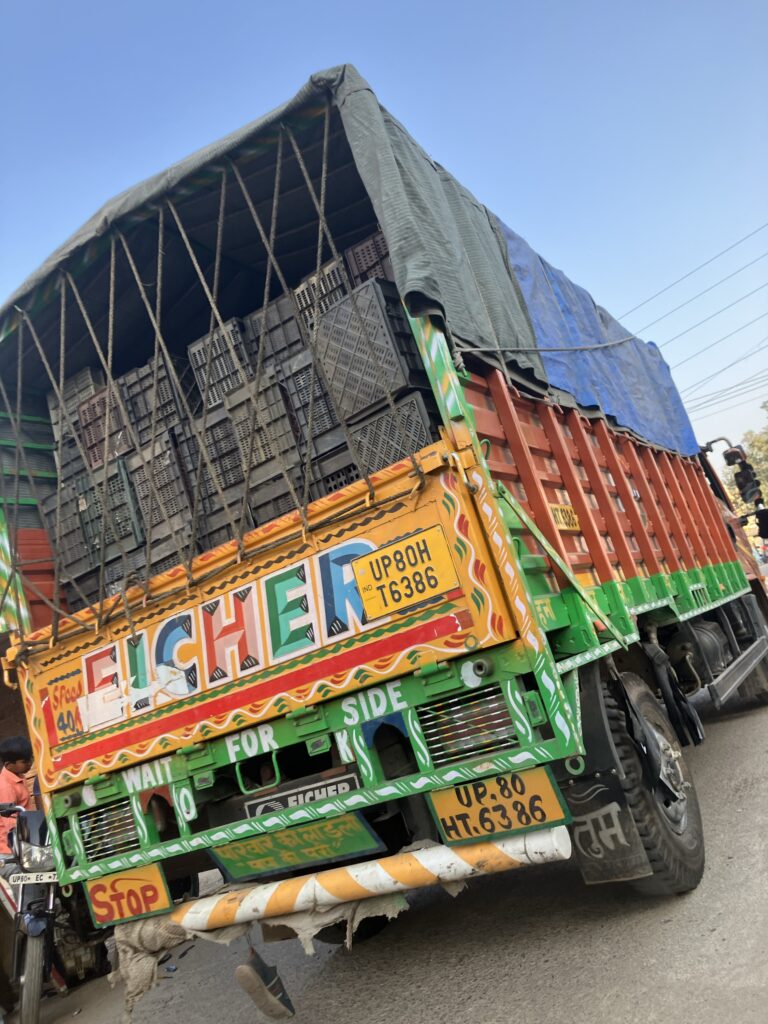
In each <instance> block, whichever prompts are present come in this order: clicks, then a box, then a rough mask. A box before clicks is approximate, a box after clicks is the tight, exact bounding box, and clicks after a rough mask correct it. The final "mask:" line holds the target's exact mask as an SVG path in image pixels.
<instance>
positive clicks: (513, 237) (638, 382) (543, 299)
mask: <svg viewBox="0 0 768 1024" xmlns="http://www.w3.org/2000/svg"><path fill="white" fill-rule="evenodd" d="M499 228H500V230H501V232H502V234H503V235H504V238H505V239H506V242H507V248H508V251H509V260H510V264H511V268H512V271H513V273H514V275H515V277H516V278H517V281H518V284H519V285H520V289H521V291H522V293H523V298H524V299H525V303H526V306H527V308H528V315H529V316H530V319H531V322H532V325H533V331H534V334H535V337H536V344H537V346H538V348H539V351H540V353H541V357H542V359H543V361H544V369H545V372H546V377H547V381H548V382H549V384H550V385H551V386H552V387H556V388H559V389H560V390H562V391H566V392H568V394H570V395H573V397H574V398H575V399H576V401H577V402H578V403H579V405H582V406H586V407H596V408H598V409H600V410H602V412H603V413H605V414H606V415H607V416H611V417H612V418H613V419H614V420H615V421H616V423H617V424H618V425H619V426H622V427H627V428H628V429H630V430H633V431H634V432H635V433H637V434H639V435H640V436H641V437H644V438H646V439H647V440H648V441H651V442H652V443H654V444H658V445H661V446H663V447H664V448H669V449H672V450H673V451H678V452H680V453H682V454H683V455H695V454H696V453H697V452H698V451H699V445H698V443H697V441H696V437H695V436H694V433H693V427H692V426H691V422H690V420H689V419H688V415H687V413H686V411H685V408H684V406H683V402H682V399H681V398H680V395H679V394H678V391H677V388H676V387H675V385H674V383H673V381H672V375H671V373H670V370H669V366H668V365H667V364H666V362H665V361H664V359H663V358H662V355H661V353H660V352H659V349H658V348H657V346H656V345H654V344H653V343H652V342H645V341H641V340H640V338H636V337H634V336H633V335H630V332H629V331H627V330H626V329H625V328H624V327H622V325H621V324H620V323H619V322H618V320H615V319H614V318H613V317H612V316H611V315H610V313H607V312H606V311H605V310H604V309H602V308H601V307H600V306H598V305H596V303H595V301H594V299H593V298H592V296H591V295H590V294H589V292H587V291H585V289H584V288H580V287H579V286H578V285H576V284H574V283H573V282H572V281H571V280H569V279H568V278H567V277H566V276H565V274H564V273H563V272H562V271H561V270H557V269H556V268H555V267H553V266H551V265H550V264H549V263H547V261H546V260H544V259H542V258H541V256H539V255H538V254H537V253H536V252H534V250H533V249H532V248H531V247H530V245H528V243H527V242H526V241H525V240H524V239H523V238H521V237H520V236H519V235H517V234H515V232H514V231H512V230H511V228H508V227H507V226H506V225H505V224H503V223H502V222H501V221H499ZM620 339H627V340H625V341H621V344H618V345H611V346H610V347H607V348H592V349H588V350H586V351H579V349H581V348H583V347H585V346H586V347H589V346H599V345H608V343H610V342H614V341H619V340H620ZM558 348H560V349H566V350H567V351H562V352H558V351H548V349H558Z"/></svg>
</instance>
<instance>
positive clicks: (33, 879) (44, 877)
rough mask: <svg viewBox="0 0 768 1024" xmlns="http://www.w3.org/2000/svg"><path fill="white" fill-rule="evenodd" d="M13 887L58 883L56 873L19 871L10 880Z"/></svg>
mask: <svg viewBox="0 0 768 1024" xmlns="http://www.w3.org/2000/svg"><path fill="white" fill-rule="evenodd" d="M8 881H9V882H10V883H11V885H43V884H45V883H46V882H56V881H58V879H57V877H56V872H55V871H23V872H22V871H19V872H18V873H17V874H15V875H11V877H10V878H9V879H8Z"/></svg>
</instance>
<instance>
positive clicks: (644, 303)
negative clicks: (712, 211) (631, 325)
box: [619, 221, 768, 319]
mask: <svg viewBox="0 0 768 1024" xmlns="http://www.w3.org/2000/svg"><path fill="white" fill-rule="evenodd" d="M765 228H768V221H766V222H765V224H761V225H760V227H759V228H755V230H754V231H750V232H749V234H748V235H744V237H743V238H740V239H739V240H738V241H736V242H734V243H733V244H732V245H729V246H728V247H727V248H726V249H721V251H720V252H718V253H716V254H715V255H714V256H712V257H710V259H708V260H705V261H704V262H703V263H700V264H699V265H698V267H694V268H693V270H689V271H688V273H687V274H683V276H682V277H678V279H677V280H676V281H673V282H672V284H668V285H667V286H666V288H662V289H660V291H658V292H654V294H653V295H651V297H650V298H648V299H644V300H643V301H642V302H638V304H637V305H636V306H633V307H632V309H628V310H627V312H626V313H622V314H621V316H620V317H619V319H623V318H624V317H625V316H629V314H630V313H634V312H635V310H636V309H641V308H642V307H643V306H647V305H648V303H649V302H653V300H654V299H657V298H658V297H659V296H660V295H663V294H664V293H665V292H668V291H669V290H670V288H674V287H675V286H676V285H678V284H680V283H681V282H682V281H687V280H688V278H689V277H693V275H694V274H698V272H699V271H700V270H703V269H704V267H708V266H709V264H710V263H714V262H715V260H719V259H720V257H721V256H725V254H726V253H727V252H730V251H731V249H735V248H736V246H737V245H741V243H742V242H746V241H747V239H748V238H752V237H753V236H754V235H756V234H758V233H759V232H760V231H764V230H765Z"/></svg>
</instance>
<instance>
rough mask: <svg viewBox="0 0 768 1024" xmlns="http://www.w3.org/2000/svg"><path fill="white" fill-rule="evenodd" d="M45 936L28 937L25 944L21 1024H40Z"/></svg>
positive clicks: (20, 1010)
mask: <svg viewBox="0 0 768 1024" xmlns="http://www.w3.org/2000/svg"><path fill="white" fill-rule="evenodd" d="M45 940H46V937H45V934H43V935H28V936H27V940H26V942H25V943H24V973H23V974H22V976H21V1005H20V1007H19V1024H38V1021H39V1020H40V1000H41V999H42V997H43V974H44V971H45Z"/></svg>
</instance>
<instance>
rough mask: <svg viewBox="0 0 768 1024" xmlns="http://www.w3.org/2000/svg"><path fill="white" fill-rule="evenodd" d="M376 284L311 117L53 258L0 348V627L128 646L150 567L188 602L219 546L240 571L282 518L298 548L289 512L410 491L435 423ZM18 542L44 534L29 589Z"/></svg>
mask: <svg viewBox="0 0 768 1024" xmlns="http://www.w3.org/2000/svg"><path fill="white" fill-rule="evenodd" d="M392 277H393V275H392V269H391V263H390V261H389V258H388V250H387V243H386V239H385V238H384V235H383V234H382V232H381V231H380V230H379V227H378V223H377V218H376V214H375V213H374V210H373V207H372V205H371V202H370V199H369V198H368V195H367V193H366V191H365V188H364V187H363V185H362V182H361V180H360V177H359V175H358V174H357V171H356V168H355V164H354V161H353V160H352V158H351V154H350V151H349V146H348V144H347V141H346V138H345V135H344V130H343V128H342V125H341V122H340V118H339V114H338V111H337V109H336V108H335V107H334V106H333V104H332V103H331V101H330V99H328V101H327V102H326V103H325V104H324V105H317V104H315V105H314V107H312V108H310V109H304V110H299V111H297V112H296V113H295V114H294V116H292V117H291V118H287V119H285V120H284V121H282V122H281V123H280V124H279V125H272V126H271V127H270V128H269V130H268V131H266V132H265V133H264V134H263V135H261V136H259V137H258V138H257V139H251V140H250V141H249V144H248V145H247V146H244V147H241V148H240V149H234V150H233V149H229V150H226V151H224V152H222V154H221V159H219V160H218V161H213V162H211V163H210V164H208V165H206V166H205V167H204V168H202V169H201V170H200V171H199V172H198V173H197V175H195V176H194V177H193V179H185V180H184V181H182V182H181V183H177V185H176V186H175V187H174V188H171V189H169V190H168V192H167V193H166V194H164V195H162V196H159V197H155V199H154V200H153V201H152V202H151V203H148V204H146V205H145V206H143V207H140V208H134V209H132V211H131V213H130V214H129V215H127V216H125V217H123V218H117V219H115V220H114V221H113V222H112V223H111V224H110V226H109V228H108V230H106V231H105V232H104V233H103V234H102V235H100V236H98V237H94V238H92V239H91V241H90V242H89V244H88V245H86V246H85V247H82V248H80V249H79V250H77V251H76V252H75V253H72V254H70V255H69V256H68V258H66V259H64V260H63V261H62V262H61V263H60V264H59V265H58V266H57V267H56V268H55V269H54V270H53V271H52V273H51V274H50V275H49V277H48V278H47V279H46V280H45V281H44V282H43V284H42V285H40V286H38V287H37V288H36V289H34V290H33V291H31V292H29V293H27V294H26V295H25V296H23V297H22V299H21V300H20V301H17V302H15V303H14V307H13V322H12V325H11V329H10V330H9V329H7V328H8V324H7V323H6V325H5V326H6V330H5V331H4V336H3V340H2V342H1V343H0V345H1V347H2V351H3V359H2V370H1V371H0V431H2V433H3V438H2V446H0V459H1V460H2V473H0V500H1V501H2V504H3V510H4V512H5V519H6V521H7V533H8V538H9V544H8V547H7V549H5V550H6V551H7V554H6V555H5V556H4V561H5V562H7V563H8V564H7V565H6V566H5V573H4V575H3V577H2V580H0V584H1V585H2V591H0V616H1V615H2V614H3V610H4V609H5V611H6V617H8V618H9V621H12V623H13V624H14V626H15V627H16V628H19V629H21V630H22V631H27V629H28V627H29V619H28V615H27V617H26V618H25V612H24V608H23V606H24V603H25V595H27V596H28V595H34V596H35V599H36V600H37V601H39V602H41V603H42V605H44V607H45V608H46V609H47V610H48V621H50V622H51V624H52V632H53V639H54V642H55V640H56V638H57V635H58V629H59V628H60V624H61V621H62V618H63V617H64V616H66V617H67V618H68V620H69V625H68V629H70V628H71V620H72V619H73V618H74V619H77V612H78V610H80V609H84V608H88V607H92V608H93V609H94V610H95V618H91V617H90V616H89V617H87V622H88V623H89V628H96V629H97V630H98V629H99V628H100V627H101V626H102V625H103V624H104V623H105V622H106V621H107V620H108V619H109V617H110V616H113V615H114V614H119V613H123V614H125V615H126V616H127V617H128V619H129V621H130V622H131V628H133V622H132V617H133V614H134V611H135V608H136V607H139V606H140V605H142V604H145V603H146V602H147V601H151V600H152V590H151V588H150V587H149V580H150V578H151V577H153V576H155V575H157V574H159V573H162V572H164V571H166V570H168V569H170V568H171V567H173V566H181V567H183V570H184V573H183V574H180V577H179V586H180V587H181V588H187V587H189V586H190V585H193V584H195V583H198V582H201V581H202V580H204V579H205V578H206V571H207V572H208V574H210V572H211V570H210V569H208V570H206V567H205V563H204V562H202V563H201V562H200V560H199V559H197V556H198V555H200V554H201V553H202V552H204V551H206V550H209V549H211V548H213V547H215V546H217V545H219V544H222V543H223V542H225V541H227V540H231V539H234V540H235V542H236V543H235V544H234V545H231V558H232V559H233V560H237V559H241V558H243V557H245V554H246V552H245V546H244V543H243V541H244V537H245V534H246V533H247V532H248V531H251V530H253V529H254V528H256V527H259V526H262V525H264V524H265V523H267V522H270V521H271V520H274V519H276V518H278V517H280V516H282V515H284V514H287V513H293V519H292V521H291V522H292V524H293V526H294V527H295V530H296V531H301V532H303V533H304V534H305V535H306V534H308V533H310V532H311V531H312V529H313V528H316V525H315V526H313V523H312V522H311V521H310V517H309V516H308V511H307V510H308V508H309V506H310V504H311V503H312V502H313V501H314V500H316V499H318V498H320V497H323V496H324V495H327V494H329V493H333V492H335V491H338V490H339V489H341V488H342V487H344V486H346V485H347V484H351V483H354V482H355V481H358V480H359V481H364V483H365V487H364V488H360V498H359V502H358V507H359V505H361V504H368V505H371V504H375V503H376V501H377V493H376V486H375V479H374V475H375V474H376V472H377V471H379V470H380V469H383V468H384V467H385V466H388V465H391V464H392V463H394V462H397V461H399V460H402V459H407V460H410V464H411V467H412V472H411V477H412V486H413V487H419V486H421V484H422V482H423V471H422V469H421V466H420V462H419V457H418V454H417V453H418V452H419V450H420V449H422V448H424V447H426V446H427V445H429V444H430V443H432V442H433V441H434V440H437V439H438V436H439V435H438V430H439V427H438V416H437V408H436V405H435V403H434V399H433V396H432V393H431V391H430V390H429V387H428V381H427V377H426V373H425V369H424V365H423V363H422V361H421V359H420V357H419V354H418V350H417V347H416V342H415V339H414V337H413V334H412V332H411V329H410V325H409V321H408V317H407V315H406V312H405V309H404V307H403V304H402V301H401V299H400V296H399V294H398V292H397V289H396V287H395V285H394V283H393V281H392ZM348 512H349V510H347V514H348ZM324 523H325V525H327V523H328V519H327V518H326V519H325V520H324ZM25 529H32V530H37V531H42V530H45V534H42V536H43V537H44V538H45V535H46V534H47V542H48V544H49V545H50V554H49V555H48V554H46V555H45V558H46V559H48V560H49V561H50V563H51V566H52V584H51V585H48V586H41V585H40V582H39V580H36V577H35V574H34V572H33V571H32V570H33V568H34V566H33V564H32V561H34V560H32V561H31V560H30V559H29V558H25V557H24V550H23V544H21V543H20V539H21V538H22V536H23V534H24V530H25ZM270 543H274V541H270V536H269V534H268V533H265V536H264V538H263V544H261V543H260V545H259V546H258V547H257V548H256V549H254V548H253V547H252V546H249V548H248V556H249V557H250V556H251V555H253V554H254V553H255V552H256V551H259V550H264V549H265V548H266V547H268V546H269V545H270ZM38 561H40V559H38ZM220 568H221V562H219V563H218V564H217V570H216V571H218V570H220ZM137 586H138V587H139V588H140V590H139V591H138V596H137V591H136V589H135V588H136V587H137ZM166 596H167V590H166ZM114 598H117V600H114ZM85 623H86V619H83V624H84V628H85Z"/></svg>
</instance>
